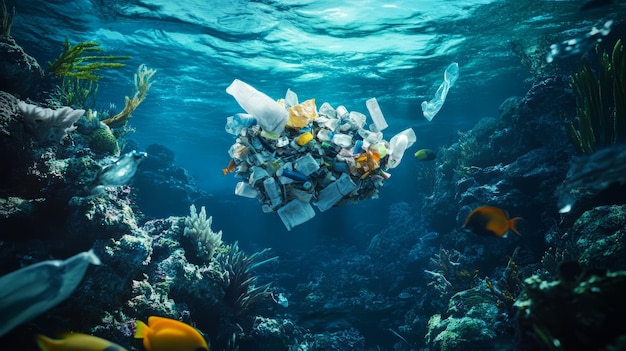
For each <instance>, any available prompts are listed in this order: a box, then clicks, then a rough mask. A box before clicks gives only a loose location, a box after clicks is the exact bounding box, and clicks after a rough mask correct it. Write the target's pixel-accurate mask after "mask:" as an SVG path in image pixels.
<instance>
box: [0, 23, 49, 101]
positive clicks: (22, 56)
mask: <svg viewBox="0 0 626 351" xmlns="http://www.w3.org/2000/svg"><path fill="white" fill-rule="evenodd" d="M43 78H44V72H43V70H42V69H41V67H40V66H39V63H37V60H35V59H34V58H33V57H31V56H30V55H28V54H27V53H25V52H24V50H23V49H22V47H21V46H19V45H18V44H17V43H16V42H15V40H14V39H13V38H11V37H10V36H8V35H7V36H4V35H0V86H2V89H3V90H4V91H6V92H9V93H11V94H15V95H17V96H19V97H20V98H21V99H26V98H36V97H37V95H38V94H39V92H40V85H41V82H42V79H43Z"/></svg>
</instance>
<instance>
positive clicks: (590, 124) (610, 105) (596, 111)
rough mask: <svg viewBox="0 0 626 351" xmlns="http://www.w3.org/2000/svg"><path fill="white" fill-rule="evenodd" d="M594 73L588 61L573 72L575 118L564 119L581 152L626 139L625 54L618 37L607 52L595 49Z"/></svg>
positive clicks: (598, 48) (568, 131) (572, 139)
mask: <svg viewBox="0 0 626 351" xmlns="http://www.w3.org/2000/svg"><path fill="white" fill-rule="evenodd" d="M595 51H596V54H597V57H598V63H599V67H598V69H597V74H595V73H594V70H593V69H592V67H591V64H590V63H589V61H588V60H584V61H583V63H582V64H581V67H580V70H579V71H578V72H577V73H575V74H574V75H572V82H571V86H572V88H573V89H574V91H575V93H576V102H577V108H576V118H575V119H574V120H573V121H566V124H565V126H566V129H567V133H568V135H569V138H570V140H571V141H572V144H573V145H574V147H576V149H577V150H578V151H579V152H581V153H591V152H593V151H596V150H597V149H599V148H602V147H604V146H609V145H614V144H616V143H618V142H621V141H624V140H626V56H625V55H624V46H623V45H622V41H621V39H620V40H618V41H617V42H616V43H615V46H614V47H613V51H612V52H611V53H610V54H609V53H607V52H605V51H603V50H602V49H601V48H600V47H599V46H598V45H597V46H596V48H595Z"/></svg>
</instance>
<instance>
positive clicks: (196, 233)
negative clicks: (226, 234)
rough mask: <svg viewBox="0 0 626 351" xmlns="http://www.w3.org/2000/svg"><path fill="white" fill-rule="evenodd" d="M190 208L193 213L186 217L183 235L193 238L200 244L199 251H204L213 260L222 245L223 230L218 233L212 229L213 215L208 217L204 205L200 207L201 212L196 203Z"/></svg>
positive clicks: (208, 258) (206, 256) (207, 257)
mask: <svg viewBox="0 0 626 351" xmlns="http://www.w3.org/2000/svg"><path fill="white" fill-rule="evenodd" d="M189 210H190V212H191V213H190V215H189V217H185V231H184V232H183V235H185V236H188V237H191V238H193V239H194V240H195V241H196V242H197V244H198V252H200V253H204V255H205V258H206V259H207V260H211V259H212V258H213V255H214V254H215V250H216V249H217V248H219V247H220V246H221V245H222V231H221V230H220V231H219V232H217V233H216V232H214V231H213V230H212V229H211V223H212V222H213V217H209V218H207V216H206V210H205V209H204V206H202V207H201V208H200V213H199V214H198V212H197V211H196V206H194V205H191V207H190V208H189Z"/></svg>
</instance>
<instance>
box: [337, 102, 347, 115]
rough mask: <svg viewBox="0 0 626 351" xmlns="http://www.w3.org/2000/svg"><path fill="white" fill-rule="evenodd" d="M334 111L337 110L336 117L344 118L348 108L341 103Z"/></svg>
mask: <svg viewBox="0 0 626 351" xmlns="http://www.w3.org/2000/svg"><path fill="white" fill-rule="evenodd" d="M336 111H337V118H344V117H345V116H346V115H347V114H348V109H347V108H346V107H345V106H343V105H341V106H339V107H337V110H336Z"/></svg>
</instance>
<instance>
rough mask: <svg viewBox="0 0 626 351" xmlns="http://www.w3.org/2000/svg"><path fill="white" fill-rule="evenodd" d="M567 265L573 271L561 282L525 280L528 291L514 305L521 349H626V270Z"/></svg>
mask: <svg viewBox="0 0 626 351" xmlns="http://www.w3.org/2000/svg"><path fill="white" fill-rule="evenodd" d="M567 264H568V265H569V266H570V267H569V268H568V270H569V271H571V272H570V273H568V274H567V275H563V276H561V278H560V279H557V280H544V279H542V278H540V277H539V276H538V275H533V276H531V277H529V278H527V279H526V280H525V281H524V283H525V292H524V293H523V294H522V296H521V297H520V298H519V299H518V301H517V302H516V303H515V304H516V306H517V307H518V308H519V309H520V311H519V314H518V316H519V327H520V331H521V333H520V336H521V341H520V343H519V345H518V349H519V350H623V349H624V348H625V347H626V332H624V327H623V326H624V325H626V303H625V302H624V298H623V294H624V290H625V289H626V271H616V272H602V271H592V270H585V269H584V268H581V267H576V266H577V264H573V263H571V262H570V263H567ZM572 266H573V267H572ZM571 268H578V269H573V270H572V269H571ZM572 273H573V274H572Z"/></svg>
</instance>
